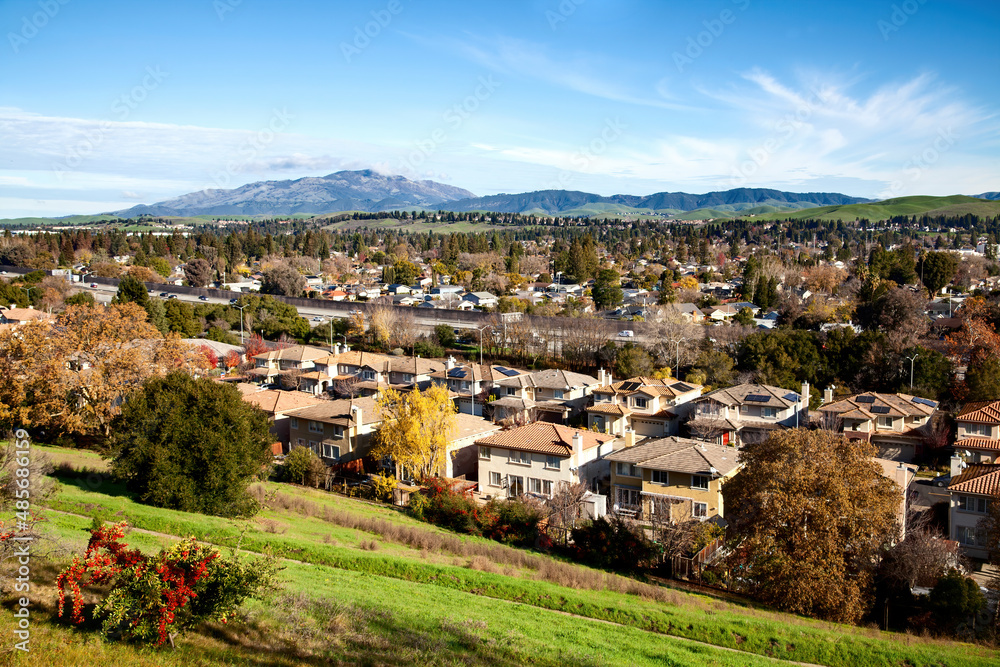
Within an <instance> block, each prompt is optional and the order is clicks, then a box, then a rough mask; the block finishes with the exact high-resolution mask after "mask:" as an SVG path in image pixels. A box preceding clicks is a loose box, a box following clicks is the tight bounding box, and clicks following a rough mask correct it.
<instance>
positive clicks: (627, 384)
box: [622, 382, 642, 391]
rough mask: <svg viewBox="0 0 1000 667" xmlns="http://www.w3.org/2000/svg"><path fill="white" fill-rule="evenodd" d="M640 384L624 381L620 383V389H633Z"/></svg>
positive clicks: (640, 384)
mask: <svg viewBox="0 0 1000 667" xmlns="http://www.w3.org/2000/svg"><path fill="white" fill-rule="evenodd" d="M641 386H642V383H641V382H625V383H623V384H622V391H635V390H636V389H638V388H639V387H641Z"/></svg>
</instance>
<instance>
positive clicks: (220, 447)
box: [108, 372, 273, 516]
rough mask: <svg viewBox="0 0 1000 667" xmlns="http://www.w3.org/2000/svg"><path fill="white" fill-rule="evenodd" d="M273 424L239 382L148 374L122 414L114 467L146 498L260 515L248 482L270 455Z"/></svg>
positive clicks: (114, 438) (112, 453) (115, 433)
mask: <svg viewBox="0 0 1000 667" xmlns="http://www.w3.org/2000/svg"><path fill="white" fill-rule="evenodd" d="M269 428H270V424H269V422H268V419H267V415H266V414H265V413H264V412H262V411H261V410H260V409H259V408H257V407H256V406H254V405H251V404H250V403H247V402H246V401H244V400H243V399H242V398H241V397H240V393H239V391H238V390H237V389H236V388H235V387H233V386H232V385H228V384H220V383H217V382H213V381H212V380H210V379H208V378H200V379H198V380H195V379H194V378H192V377H191V376H190V375H188V374H186V373H182V372H174V373H170V374H169V375H167V376H166V377H164V378H153V379H151V380H149V381H148V382H147V383H146V384H145V385H144V386H143V388H142V391H140V392H138V393H136V394H135V395H134V396H132V398H131V399H130V400H129V401H128V402H127V403H126V404H125V406H124V407H123V408H122V411H121V414H119V415H118V416H117V417H116V418H115V420H114V423H113V428H112V435H111V437H110V438H109V440H108V452H109V454H108V456H109V458H111V472H112V474H113V475H114V476H115V477H116V478H117V479H119V480H121V481H122V482H124V483H125V486H126V488H127V489H128V490H129V491H131V492H132V493H134V494H135V495H136V497H137V499H138V500H139V501H140V502H143V503H147V504H150V505H155V506H158V507H167V508H171V509H177V510H181V511H184V512H201V513H203V514H212V515H219V516H249V515H253V514H255V513H256V512H257V509H258V507H259V505H258V503H257V501H256V500H254V498H253V497H252V496H251V495H250V494H249V493H248V492H247V486H248V485H249V484H250V482H251V481H252V480H253V479H254V478H255V477H256V476H257V475H259V474H260V472H261V469H262V468H263V466H264V465H266V464H267V463H268V462H269V461H270V460H271V442H272V440H273V437H272V436H271V434H270V433H269Z"/></svg>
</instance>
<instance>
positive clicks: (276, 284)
mask: <svg viewBox="0 0 1000 667" xmlns="http://www.w3.org/2000/svg"><path fill="white" fill-rule="evenodd" d="M305 288H306V279H305V276H303V275H302V274H301V273H299V272H298V271H296V270H295V269H293V268H292V267H291V266H288V265H287V264H278V265H276V266H272V267H269V268H267V269H264V272H263V280H261V283H260V291H261V293H263V294H279V295H284V296H301V295H302V292H303V291H304V290H305Z"/></svg>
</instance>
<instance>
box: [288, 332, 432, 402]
mask: <svg viewBox="0 0 1000 667" xmlns="http://www.w3.org/2000/svg"><path fill="white" fill-rule="evenodd" d="M314 364H315V369H314V370H313V371H311V372H307V373H303V374H302V375H301V376H300V381H301V383H302V387H301V389H302V390H303V391H308V392H309V393H312V394H320V393H323V392H325V391H330V392H332V393H335V394H341V395H346V394H348V393H353V394H354V395H358V396H375V395H377V394H378V393H379V391H381V390H383V389H388V388H392V389H396V390H399V391H410V390H412V389H414V388H424V387H426V386H427V385H428V384H429V383H430V380H431V375H432V374H433V373H436V372H438V371H440V370H441V369H443V368H444V366H445V362H443V361H440V360H436V359H421V358H419V357H397V356H390V355H386V354H377V353H372V352H356V351H352V350H351V349H350V348H349V347H348V346H346V345H344V346H341V345H340V344H336V345H334V346H333V353H331V354H327V356H325V357H322V358H320V359H316V360H315V362H314Z"/></svg>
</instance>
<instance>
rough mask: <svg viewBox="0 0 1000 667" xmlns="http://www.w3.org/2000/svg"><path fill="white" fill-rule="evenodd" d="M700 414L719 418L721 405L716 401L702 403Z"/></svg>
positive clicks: (699, 408)
mask: <svg viewBox="0 0 1000 667" xmlns="http://www.w3.org/2000/svg"><path fill="white" fill-rule="evenodd" d="M698 414H700V415H711V416H713V417H718V416H719V404H718V403H716V402H714V401H708V402H706V403H702V404H701V405H699V406H698Z"/></svg>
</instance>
